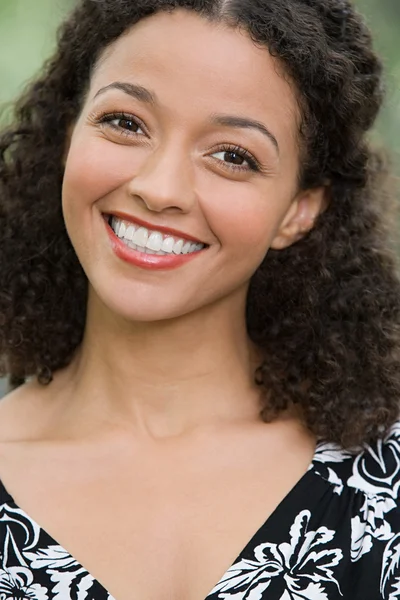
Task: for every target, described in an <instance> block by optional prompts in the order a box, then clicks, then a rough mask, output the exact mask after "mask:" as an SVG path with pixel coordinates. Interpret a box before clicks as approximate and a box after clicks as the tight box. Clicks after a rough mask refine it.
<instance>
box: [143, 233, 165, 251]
mask: <svg viewBox="0 0 400 600" xmlns="http://www.w3.org/2000/svg"><path fill="white" fill-rule="evenodd" d="M162 243H163V236H162V235H161V233H158V232H157V231H153V233H152V234H150V237H149V239H148V240H147V244H146V248H148V249H149V250H153V251H154V252H158V251H159V250H161V246H162Z"/></svg>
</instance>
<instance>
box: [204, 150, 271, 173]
mask: <svg viewBox="0 0 400 600" xmlns="http://www.w3.org/2000/svg"><path fill="white" fill-rule="evenodd" d="M210 156H215V157H216V158H217V160H218V161H220V162H221V163H222V165H223V166H224V168H226V169H229V170H231V171H260V170H261V169H260V165H259V163H258V161H257V160H256V159H255V158H254V156H253V155H252V154H250V152H249V151H248V150H245V149H244V148H241V147H240V146H223V147H222V148H220V149H219V150H218V152H214V153H213V154H211V155H210Z"/></svg>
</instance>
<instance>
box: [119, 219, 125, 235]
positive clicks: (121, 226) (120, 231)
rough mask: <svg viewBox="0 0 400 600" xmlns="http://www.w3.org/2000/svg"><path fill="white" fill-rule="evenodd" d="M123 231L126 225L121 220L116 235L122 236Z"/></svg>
mask: <svg viewBox="0 0 400 600" xmlns="http://www.w3.org/2000/svg"><path fill="white" fill-rule="evenodd" d="M125 231H126V225H125V223H124V222H123V221H121V225H120V227H119V231H118V237H120V238H122V237H124V236H125Z"/></svg>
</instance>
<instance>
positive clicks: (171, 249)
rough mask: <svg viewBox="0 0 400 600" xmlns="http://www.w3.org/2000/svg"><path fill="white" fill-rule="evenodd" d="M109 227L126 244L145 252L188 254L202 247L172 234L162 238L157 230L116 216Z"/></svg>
mask: <svg viewBox="0 0 400 600" xmlns="http://www.w3.org/2000/svg"><path fill="white" fill-rule="evenodd" d="M111 227H112V229H113V230H114V233H115V234H116V235H117V236H118V237H119V238H121V239H123V240H124V242H125V243H126V245H127V246H129V247H130V248H132V249H133V250H137V251H138V252H143V253H145V254H158V255H160V256H163V255H166V254H172V253H174V254H188V253H189V252H197V251H199V250H202V249H203V248H204V244H201V243H200V242H189V241H185V240H183V239H178V240H176V239H175V238H173V237H172V236H167V237H165V238H164V236H163V234H162V233H160V232H159V231H149V230H148V229H147V228H146V227H137V226H135V225H133V224H132V223H126V222H124V221H122V220H120V219H118V218H117V217H112V219H111Z"/></svg>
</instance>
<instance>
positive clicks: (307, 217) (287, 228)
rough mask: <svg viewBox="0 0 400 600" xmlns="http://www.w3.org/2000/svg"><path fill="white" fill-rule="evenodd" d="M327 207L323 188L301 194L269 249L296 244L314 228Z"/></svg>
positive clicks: (291, 207)
mask: <svg viewBox="0 0 400 600" xmlns="http://www.w3.org/2000/svg"><path fill="white" fill-rule="evenodd" d="M328 205H329V200H328V188H327V187H325V186H323V187H318V188H314V189H310V190H306V191H303V192H301V193H300V194H299V195H298V196H297V197H296V198H295V199H294V200H293V202H292V204H291V205H290V208H289V210H288V211H287V213H286V215H285V216H284V218H283V220H282V222H281V225H280V227H279V230H278V232H277V235H276V236H275V238H274V239H273V241H272V243H271V246H270V247H271V248H273V249H274V250H282V249H283V248H287V247H288V246H291V245H292V244H294V243H295V242H298V241H299V240H300V239H301V238H302V237H304V236H305V235H306V234H307V233H308V232H309V231H310V230H311V229H312V228H313V227H314V224H315V221H316V220H317V218H318V216H319V215H320V214H321V213H323V212H324V211H325V210H326V209H327V207H328Z"/></svg>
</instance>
